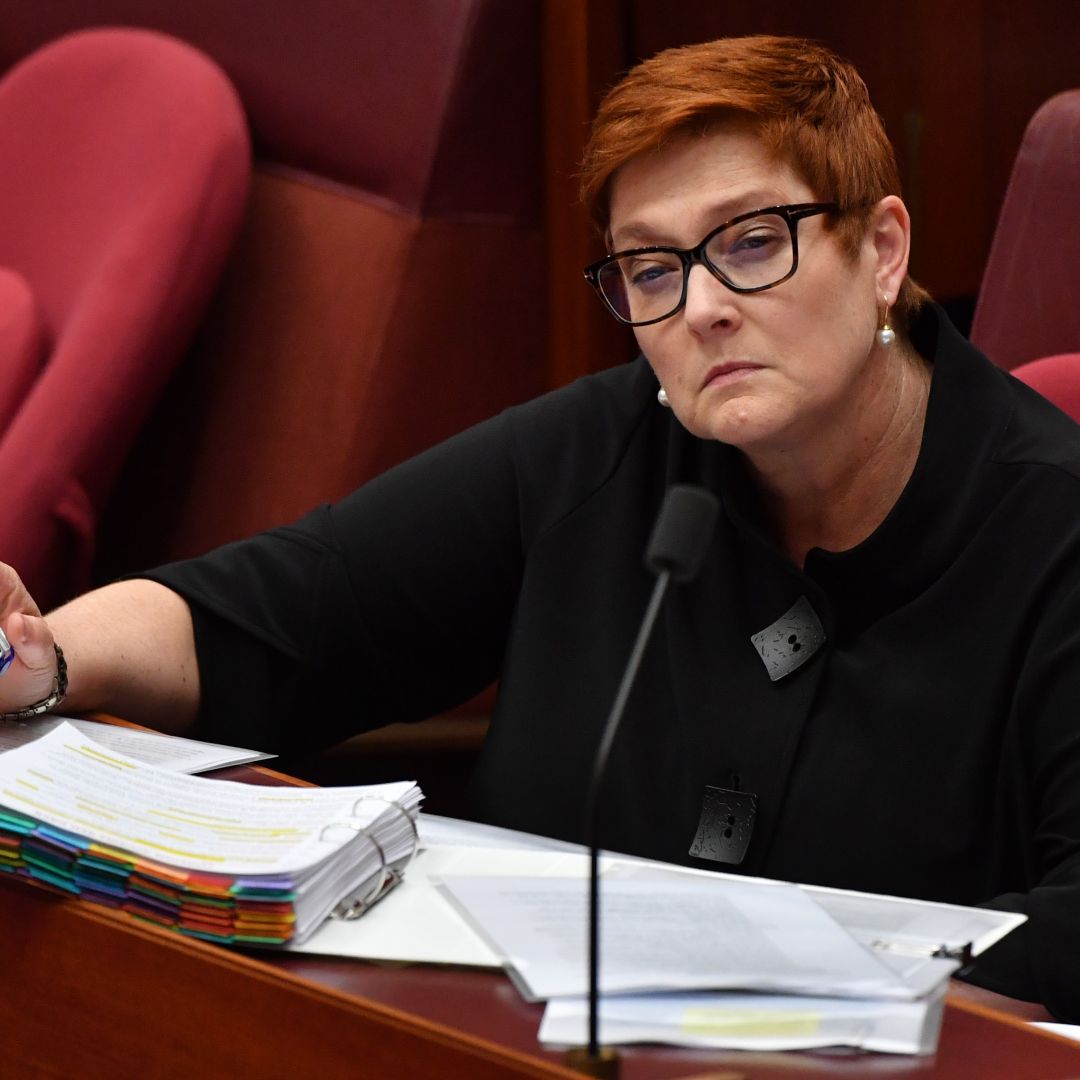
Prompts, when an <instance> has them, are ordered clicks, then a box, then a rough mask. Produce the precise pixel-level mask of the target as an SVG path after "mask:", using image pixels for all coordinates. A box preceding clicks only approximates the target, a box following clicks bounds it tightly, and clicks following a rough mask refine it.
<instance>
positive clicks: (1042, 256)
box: [971, 90, 1080, 369]
mask: <svg viewBox="0 0 1080 1080" xmlns="http://www.w3.org/2000/svg"><path fill="white" fill-rule="evenodd" d="M1078 296H1080V90H1069V91H1066V92H1065V93H1063V94H1058V95H1056V96H1055V97H1052V98H1051V99H1050V100H1049V101H1047V102H1046V103H1045V104H1044V105H1043V106H1042V107H1041V108H1040V109H1039V110H1038V112H1036V113H1035V115H1034V117H1033V118H1032V120H1031V122H1030V123H1029V124H1028V127H1027V131H1026V132H1025V134H1024V140H1023V143H1022V144H1021V146H1020V151H1019V153H1018V154H1017V157H1016V163H1015V165H1014V166H1013V171H1012V175H1011V177H1010V179H1009V187H1008V190H1007V191H1006V193H1005V202H1004V204H1003V205H1002V209H1001V216H1000V218H999V219H998V224H997V229H996V231H995V233H994V241H993V244H992V246H991V249H990V258H989V260H988V261H987V265H986V272H985V274H984V275H983V281H982V286H981V288H980V290H979V297H978V302H977V304H976V309H975V318H974V322H973V324H972V330H971V339H972V341H973V342H974V343H975V344H976V345H978V346H979V348H980V349H982V350H983V352H985V353H986V354H987V356H989V357H990V359H991V360H993V361H994V363H996V364H998V365H1000V366H1001V367H1004V368H1008V369H1011V368H1014V367H1016V366H1017V365H1018V364H1022V363H1025V362H1027V361H1029V360H1034V359H1036V358H1037V357H1040V356H1049V355H1052V354H1055V353H1062V352H1067V351H1072V350H1077V349H1080V300H1078V299H1077V297H1078Z"/></svg>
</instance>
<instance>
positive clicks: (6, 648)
mask: <svg viewBox="0 0 1080 1080" xmlns="http://www.w3.org/2000/svg"><path fill="white" fill-rule="evenodd" d="M14 659H15V650H14V649H13V648H12V647H11V642H10V641H8V639H7V634H5V633H4V631H3V630H0V675H3V674H4V672H5V671H7V669H8V668H9V667H11V661H12V660H14Z"/></svg>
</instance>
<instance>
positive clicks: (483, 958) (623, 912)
mask: <svg viewBox="0 0 1080 1080" xmlns="http://www.w3.org/2000/svg"><path fill="white" fill-rule="evenodd" d="M420 835H421V852H420V854H419V856H418V858H417V860H416V862H415V863H414V864H413V866H412V867H411V869H410V872H409V877H408V879H407V880H406V882H405V883H404V884H403V885H402V887H401V889H400V890H399V891H398V892H397V894H396V895H395V897H394V900H393V902H392V903H389V904H386V905H384V906H382V907H380V908H378V909H377V910H375V911H373V912H371V913H370V914H369V915H367V916H365V917H364V918H363V919H362V920H360V921H359V922H357V923H334V922H331V923H326V924H324V925H323V927H322V928H321V929H320V930H319V931H318V932H317V933H315V934H313V935H312V937H311V938H310V939H309V940H308V941H306V942H304V943H302V944H298V945H294V946H293V948H296V949H299V950H300V951H304V952H314V953H329V954H334V955H345V956H355V957H366V958H374V959H402V960H412V961H428V962H432V963H454V964H474V965H478V966H488V967H496V966H498V967H505V968H506V969H507V970H508V972H509V974H510V976H511V978H512V979H514V981H515V982H516V983H517V984H518V985H519V987H520V988H521V989H522V991H523V993H525V995H526V996H528V997H530V998H533V999H543V998H547V999H548V1005H547V1008H546V1010H545V1013H544V1019H543V1023H542V1026H541V1029H540V1038H541V1040H543V1041H544V1042H547V1043H550V1044H553V1045H581V1044H583V1043H584V1042H585V1041H586V1030H587V1010H586V1004H585V1000H584V998H583V997H582V996H581V995H582V994H583V993H584V989H585V985H586V979H587V974H586V958H585V957H586V946H585V925H586V924H585V912H586V896H587V889H588V857H587V855H586V854H584V852H583V849H582V848H580V847H578V846H576V845H570V844H565V843H561V842H559V841H553V840H548V839H545V838H542V837H535V836H529V835H526V834H522V833H514V832H511V831H509V830H505V829H496V828H493V827H491V826H485V825H475V824H472V823H470V822H456V821H452V820H450V819H446V818H438V817H433V816H430V815H427V814H425V815H423V816H422V818H421V821H420ZM601 870H602V875H603V882H602V887H601V902H602V904H603V908H604V915H603V918H602V921H601V929H602V932H603V942H602V949H601V975H602V984H603V986H604V987H605V992H604V996H603V997H602V998H601V1007H600V1036H601V1041H602V1042H604V1043H607V1044H616V1043H626V1042H664V1043H673V1044H677V1045H683V1046H701V1047H717V1048H734V1049H755V1050H786V1049H805V1048H813V1047H823V1046H850V1047H856V1048H861V1049H866V1050H874V1051H886V1052H894V1053H906V1054H917V1053H931V1052H932V1051H933V1049H934V1047H935V1045H936V1043H937V1037H938V1033H939V1030H940V1024H941V1017H942V1011H943V1001H944V993H945V988H946V978H947V976H948V974H949V973H950V972H951V971H953V970H955V968H956V967H957V962H956V961H955V960H950V959H944V958H940V957H935V956H934V955H933V954H934V953H935V952H941V951H948V952H954V951H955V952H960V951H962V950H963V949H964V948H965V947H968V946H970V949H971V952H972V954H973V955H975V956H977V955H978V954H979V953H980V952H982V951H983V950H984V949H986V948H989V946H990V945H992V944H993V943H994V942H995V941H997V940H999V939H1000V938H1001V937H1003V936H1004V935H1005V934H1006V933H1008V932H1009V931H1010V930H1011V929H1012V928H1013V927H1015V926H1018V925H1019V924H1020V923H1022V922H1023V921H1024V916H1023V915H1019V914H1015V913H1010V912H1000V911H991V910H987V909H982V908H966V907H958V906H956V905H951V904H937V903H929V902H925V901H919V900H910V899H905V898H898V897H888V896H876V895H872V894H868V893H858V892H849V891H845V890H839V889H823V888H817V887H812V886H802V885H790V884H786V883H779V882H770V881H764V880H761V879H750V878H746V877H742V876H738V875H728V874H719V873H715V872H708V871H698V870H691V869H687V868H683V867H673V866H668V865H664V864H660V863H654V862H649V861H647V860H641V859H630V858H625V857H617V856H611V855H605V856H604V857H603V858H602V859H601ZM796 991H797V992H796Z"/></svg>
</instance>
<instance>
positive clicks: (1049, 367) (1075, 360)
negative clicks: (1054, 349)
mask: <svg viewBox="0 0 1080 1080" xmlns="http://www.w3.org/2000/svg"><path fill="white" fill-rule="evenodd" d="M1012 373H1013V375H1015V376H1016V377H1017V378H1018V379H1019V380H1020V381H1021V382H1025V383H1027V385H1028V386H1030V387H1031V388H1032V389H1033V390H1038V391H1039V393H1040V394H1042V396H1043V397H1044V398H1046V399H1047V401H1052V402H1053V403H1054V404H1055V405H1056V406H1057V407H1058V408H1059V409H1060V410H1061V411H1062V412H1064V413H1068V414H1069V416H1071V417H1072V418H1073V419H1074V420H1078V421H1080V352H1076V353H1058V354H1057V355H1056V356H1044V357H1041V358H1040V359H1038V360H1031V361H1029V362H1028V363H1026V364H1021V365H1020V366H1019V367H1015V368H1013V370H1012Z"/></svg>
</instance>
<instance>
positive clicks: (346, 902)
mask: <svg viewBox="0 0 1080 1080" xmlns="http://www.w3.org/2000/svg"><path fill="white" fill-rule="evenodd" d="M365 801H374V802H381V803H385V804H386V805H387V806H394V807H397V809H398V810H400V811H401V814H402V816H403V817H404V818H405V820H406V822H408V825H409V829H410V831H411V832H412V836H413V842H412V847H411V848H410V850H409V854H408V855H406V856H405V857H404V859H399V860H398V861H397V862H395V863H392V864H388V863H387V861H386V852H385V851H384V850H383V846H382V845H381V844H380V843H379V842H378V840H376V839H375V837H374V836H372V835H371V832H370V831H369V829H368V827H367V826H366V825H365V826H361V825H360V824H359V823H358V822H356V821H355V820H353V818H355V817H356V812H357V808H358V807H359V805H360V803H362V802H365ZM352 813H353V818H350V819H349V820H347V821H332V822H330V823H329V824H327V825H325V826H324V827H323V829H322V832H321V833H320V837H321V836H322V835H323V834H324V833H325V832H326V830H327V829H332V828H335V827H337V826H340V827H343V828H347V829H352V830H353V831H354V832H357V833H362V834H363V835H365V836H366V837H367V838H368V840H370V841H371V843H372V845H373V846H374V848H375V850H376V851H377V852H378V853H379V862H380V864H381V865H380V867H379V871H378V874H377V880H376V882H375V884H374V886H373V887H372V889H371V891H370V892H369V893H368V894H367V896H363V897H359V898H356V899H353V898H350V897H346V898H345V899H343V900H340V901H339V902H338V903H337V905H336V906H335V907H334V909H333V910H332V911H331V912H330V918H331V919H338V920H342V921H346V922H349V921H352V920H354V919H359V918H360V916H361V915H363V914H364V913H365V912H367V911H370V910H371V908H373V907H374V906H375V905H376V904H377V903H378V902H379V901H380V900H381V899H382V898H383V897H384V896H386V895H387V894H388V893H389V892H390V891H391V890H392V889H394V888H395V887H396V886H398V885H400V884H401V882H402V880H403V879H404V877H405V871H406V870H407V869H408V868H409V867H410V866H411V865H412V861H413V859H414V858H415V857H416V849H417V847H418V846H419V844H420V834H419V832H418V831H417V828H416V821H415V819H414V818H413V816H412V814H410V813H409V811H408V809H407V808H406V807H404V806H402V804H401V802H400V801H399V800H397V799H387V798H384V797H383V796H381V795H361V796H360V797H359V798H358V799H357V800H356V802H355V803H353V808H352Z"/></svg>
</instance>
